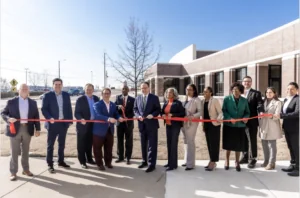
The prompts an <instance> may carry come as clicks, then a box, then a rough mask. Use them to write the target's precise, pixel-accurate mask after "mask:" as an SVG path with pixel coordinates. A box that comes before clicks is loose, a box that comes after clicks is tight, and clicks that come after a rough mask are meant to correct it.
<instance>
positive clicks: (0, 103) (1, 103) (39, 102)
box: [0, 89, 134, 109]
mask: <svg viewBox="0 0 300 198" xmlns="http://www.w3.org/2000/svg"><path fill="white" fill-rule="evenodd" d="M94 94H95V95H96V96H101V93H100V92H95V93H94ZM119 94H121V90H114V89H113V90H112V95H111V100H112V101H115V98H116V95H119ZM129 94H130V96H134V92H130V93H129ZM78 97H79V96H71V102H72V103H73V104H74V103H75V102H76V100H77V98H78ZM31 98H32V99H34V100H36V101H37V105H38V107H41V106H42V100H40V99H39V98H38V96H33V97H31ZM9 99H11V98H4V99H1V100H0V108H1V109H2V108H3V107H4V106H5V105H6V103H7V101H8V100H9Z"/></svg>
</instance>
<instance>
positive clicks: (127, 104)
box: [115, 85, 135, 165]
mask: <svg viewBox="0 0 300 198" xmlns="http://www.w3.org/2000/svg"><path fill="white" fill-rule="evenodd" d="M128 92H129V88H128V87H127V86H126V85H125V86H123V88H122V95H119V96H117V97H116V102H115V104H116V105H117V107H118V111H119V114H120V115H122V117H123V118H133V116H134V112H133V105H134V101H135V99H134V98H133V97H131V96H129V95H128ZM133 127H134V124H133V120H128V121H125V122H123V123H118V124H117V136H118V155H119V158H118V159H117V160H116V163H119V162H122V161H124V136H125V140H126V143H125V148H126V150H125V157H126V159H127V164H128V165H129V164H130V159H131V154H132V147H133Z"/></svg>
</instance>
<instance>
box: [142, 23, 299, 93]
mask: <svg viewBox="0 0 300 198" xmlns="http://www.w3.org/2000/svg"><path fill="white" fill-rule="evenodd" d="M299 67H300V19H298V20H295V21H292V22H290V23H288V24H285V25H283V26H281V27H278V28H276V29H274V30H272V31H270V32H267V33H265V34H262V35H260V36H257V37H255V38H253V39H250V40H248V41H245V42H243V43H240V44H238V45H235V46H232V47H230V48H228V49H225V50H222V51H203V50H196V46H195V45H190V46H189V47H187V48H185V49H184V50H182V51H180V52H179V53H177V54H176V55H175V56H174V57H172V59H171V60H170V61H169V63H156V64H154V65H153V66H152V67H150V68H149V69H148V70H147V71H146V73H145V80H146V81H148V82H149V84H150V90H151V93H154V94H156V95H158V96H163V93H164V91H165V90H166V89H167V88H168V87H171V86H172V87H175V88H177V89H178V90H179V93H180V94H181V95H184V93H185V87H186V85H188V84H189V83H194V84H196V86H197V88H198V92H199V94H200V95H201V94H202V92H203V89H204V87H206V86H211V87H212V88H213V90H214V94H215V95H216V96H220V97H223V96H226V95H228V94H229V93H230V85H231V84H232V83H233V82H240V81H242V78H243V77H244V76H246V75H248V76H251V77H252V80H253V85H252V87H253V88H254V89H257V90H260V91H261V92H262V93H264V91H265V89H266V88H267V87H268V86H273V87H275V88H276V90H277V92H278V93H279V96H280V97H284V96H285V95H286V93H285V92H286V86H287V84H288V83H289V82H292V81H295V82H298V83H299V78H300V70H299Z"/></svg>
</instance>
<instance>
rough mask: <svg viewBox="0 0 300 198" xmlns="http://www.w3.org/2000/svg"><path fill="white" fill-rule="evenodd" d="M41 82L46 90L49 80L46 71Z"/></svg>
mask: <svg viewBox="0 0 300 198" xmlns="http://www.w3.org/2000/svg"><path fill="white" fill-rule="evenodd" d="M42 77H43V82H44V86H45V89H46V88H48V78H49V74H48V71H47V70H44V73H43V76H42Z"/></svg>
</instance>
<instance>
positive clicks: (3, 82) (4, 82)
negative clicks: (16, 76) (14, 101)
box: [0, 77, 10, 91]
mask: <svg viewBox="0 0 300 198" xmlns="http://www.w3.org/2000/svg"><path fill="white" fill-rule="evenodd" d="M0 85H1V91H8V90H9V89H10V85H9V83H8V82H7V80H6V79H5V78H1V77H0Z"/></svg>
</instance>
